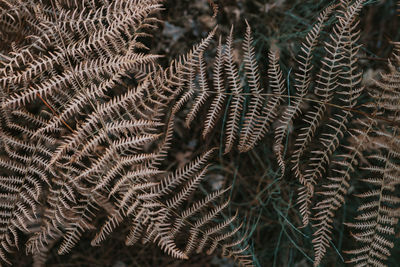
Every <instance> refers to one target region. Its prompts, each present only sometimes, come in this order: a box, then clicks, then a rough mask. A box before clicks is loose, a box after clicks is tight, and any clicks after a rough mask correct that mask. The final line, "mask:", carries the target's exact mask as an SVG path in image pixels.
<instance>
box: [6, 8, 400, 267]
mask: <svg viewBox="0 0 400 267" xmlns="http://www.w3.org/2000/svg"><path fill="white" fill-rule="evenodd" d="M365 2H366V0H356V1H348V0H341V1H339V2H338V3H337V4H336V5H332V6H329V7H327V8H326V9H325V10H323V11H322V12H321V14H320V15H319V16H318V18H317V20H316V22H315V23H314V25H313V26H312V28H311V30H310V31H309V33H308V34H307V36H306V37H305V40H304V41H303V43H302V44H301V45H300V46H299V49H298V54H297V56H296V58H295V60H294V61H295V65H294V66H292V68H293V72H289V74H288V75H286V74H285V73H284V72H283V71H282V69H281V67H280V57H279V50H278V49H271V51H270V52H269V53H268V58H267V60H268V70H267V75H266V79H265V81H266V83H265V84H263V83H262V82H261V81H262V80H263V79H261V77H262V76H261V74H260V70H259V66H258V63H257V62H256V58H255V52H254V50H255V49H254V47H253V39H252V31H251V27H250V25H249V24H247V28H246V33H245V36H244V40H243V44H242V50H243V60H242V62H243V73H244V77H241V73H242V71H241V69H240V68H239V67H238V66H237V63H236V62H237V61H236V59H235V58H234V55H235V51H234V36H233V33H234V28H233V27H232V28H231V31H230V33H229V35H228V36H227V38H226V42H225V44H223V42H222V37H219V40H218V45H217V48H216V55H215V60H214V62H213V66H212V73H213V75H212V83H210V82H209V80H210V78H209V77H208V64H207V62H206V60H205V53H207V51H206V50H207V48H208V47H209V46H210V45H211V44H212V42H213V38H214V36H215V35H216V34H217V28H215V29H214V30H213V31H211V32H210V33H209V35H208V36H207V37H206V38H204V39H203V40H202V41H201V42H200V43H199V44H198V45H195V46H194V47H193V49H192V50H191V51H189V52H188V53H187V54H185V55H182V57H181V58H179V59H178V60H176V61H173V62H172V63H171V64H170V65H169V67H168V68H162V67H160V66H158V65H157V64H156V60H157V58H158V57H159V56H157V55H153V54H150V53H148V48H147V47H146V46H145V44H144V42H143V40H144V38H146V37H150V36H151V35H150V33H151V29H153V28H156V27H157V24H158V23H159V21H158V20H157V19H156V17H155V16H154V14H156V13H157V12H158V11H159V10H160V9H161V8H162V6H161V5H160V1H158V0H128V1H126V0H120V1H119V0H116V1H111V0H103V1H89V0H88V1H73V0H64V1H44V0H43V1H39V0H38V1H29V2H26V3H24V2H20V1H5V0H3V1H1V0H0V6H1V8H2V10H1V14H0V30H1V38H2V40H3V43H2V44H1V45H2V46H1V47H0V48H1V51H0V52H1V53H0V60H1V61H0V86H1V87H0V88H1V91H0V94H1V95H0V97H1V103H0V104H1V114H0V166H1V171H0V188H1V199H2V200H1V202H0V209H1V212H0V244H1V245H0V257H1V259H2V261H4V262H7V263H10V260H9V256H8V254H11V253H13V252H14V251H15V250H16V249H17V248H18V247H20V244H19V240H20V238H19V236H20V235H21V234H22V233H24V234H26V235H27V236H28V237H29V239H28V241H27V243H26V244H25V246H26V249H27V251H28V252H30V253H32V254H34V255H35V260H36V263H37V264H40V263H41V264H43V263H44V262H45V259H46V253H48V251H49V250H50V249H51V247H52V246H53V245H54V244H55V243H56V242H57V241H58V240H62V242H61V245H60V246H59V247H58V253H60V254H64V253H68V252H69V251H70V250H71V249H72V248H73V247H74V246H75V245H76V244H77V243H78V242H79V240H80V238H81V236H82V234H83V233H84V232H86V231H96V235H95V237H94V239H93V240H92V242H91V244H92V245H94V246H97V245H100V244H101V242H102V241H104V240H105V239H106V238H107V236H109V235H110V234H112V232H113V231H114V230H115V229H116V228H117V227H119V226H120V225H125V226H127V227H128V228H129V233H127V235H126V239H125V243H126V245H133V244H135V243H136V242H138V241H141V242H143V243H154V244H157V245H158V246H159V247H160V248H161V249H162V250H163V251H164V252H166V253H167V254H169V255H171V256H173V257H175V258H177V259H188V258H189V257H190V255H191V254H192V253H194V252H197V253H201V252H203V251H205V252H206V253H208V254H211V253H213V252H214V251H215V250H216V249H218V250H220V251H221V252H222V255H223V256H227V257H229V258H232V259H234V260H235V262H237V263H238V264H240V265H243V266H251V265H252V264H253V262H252V256H251V255H250V254H249V252H248V251H247V250H248V247H247V246H246V245H244V244H245V243H246V242H245V235H244V234H243V232H244V229H243V228H244V227H243V223H242V224H239V225H238V224H237V223H236V220H237V217H238V215H237V213H236V215H234V216H225V215H224V214H223V211H224V210H225V209H226V208H227V207H228V206H229V198H227V197H226V196H224V193H225V192H226V191H227V190H228V189H229V188H228V189H220V190H216V191H213V192H211V193H207V194H205V195H204V194H203V195H201V194H202V192H201V191H202V190H199V186H200V183H201V182H202V181H203V180H205V179H206V177H207V169H208V166H209V165H208V164H209V162H210V159H211V157H212V154H213V151H214V150H216V149H209V148H204V149H203V151H198V152H196V154H198V155H200V156H198V157H197V158H196V159H194V160H193V161H191V162H190V163H188V164H186V165H185V166H183V167H181V168H177V169H176V170H175V171H170V170H169V169H165V168H163V165H162V163H163V162H164V160H165V158H166V157H167V155H168V152H169V151H170V147H171V144H172V143H173V142H174V140H173V135H174V130H175V129H174V126H175V122H176V120H177V119H176V118H177V117H179V116H181V114H182V113H183V112H182V111H185V110H186V111H187V113H186V117H185V125H186V126H187V127H188V128H190V127H191V125H192V124H193V122H194V121H195V120H196V117H197V116H198V114H201V113H203V112H200V111H205V112H206V116H205V117H204V118H202V120H203V121H204V125H203V131H202V137H203V138H206V137H208V136H209V135H210V134H211V133H212V132H213V131H214V129H215V128H216V125H217V123H218V121H219V120H220V118H221V117H222V114H223V111H224V110H226V114H227V116H226V120H224V125H223V134H224V138H223V139H224V149H223V150H224V151H223V152H224V153H225V154H227V153H230V152H231V151H233V150H235V149H237V150H238V151H239V152H242V153H245V152H248V151H250V150H252V149H253V148H254V147H255V146H256V145H257V144H258V143H260V142H262V141H263V140H264V139H265V136H266V135H267V134H272V135H273V139H274V141H273V142H272V143H271V144H270V145H271V147H272V148H273V151H274V153H275V158H276V162H277V166H278V167H279V172H278V173H279V175H280V178H282V179H283V180H285V179H291V178H292V177H294V178H295V179H296V180H297V181H298V184H299V191H298V196H297V206H298V209H299V213H300V216H301V219H302V225H301V226H302V227H306V226H309V225H311V227H312V229H313V241H312V243H313V245H314V254H315V255H314V265H315V266H318V265H319V264H320V263H321V262H322V260H323V258H324V256H325V254H326V252H327V249H328V248H329V247H330V246H331V243H334V242H335V241H334V240H333V236H334V222H335V216H336V214H337V211H338V210H339V209H340V208H341V207H342V206H343V205H344V204H345V203H346V201H347V193H348V191H349V188H350V185H351V184H352V183H354V181H353V180H354V178H353V177H354V176H353V174H354V173H355V172H356V171H360V172H361V173H363V174H365V176H364V177H363V178H362V179H361V180H362V182H365V183H367V184H368V188H369V189H368V191H366V192H361V193H360V192H356V195H358V196H359V197H360V198H361V199H362V200H363V202H362V204H361V206H360V207H359V208H358V212H359V215H358V216H357V217H356V218H355V220H356V221H357V222H351V223H348V224H347V225H348V226H349V228H351V229H352V230H353V231H352V236H354V238H355V240H356V241H357V242H358V243H359V244H361V246H360V248H355V249H352V250H349V251H346V252H347V253H348V254H349V255H350V258H349V262H353V263H355V264H356V265H358V266H370V265H372V266H383V265H384V262H385V260H386V259H387V258H388V257H389V256H390V249H391V248H392V247H393V246H394V243H393V239H394V236H395V233H396V230H397V229H396V227H395V226H396V225H397V223H398V216H399V204H400V201H399V199H400V196H399V195H398V194H397V193H396V192H397V191H398V190H399V182H400V174H399V168H400V167H399V166H398V165H399V160H400V159H399V157H400V140H399V138H398V135H399V134H398V129H397V128H398V127H397V126H396V125H397V124H398V122H399V120H400V117H399V111H400V109H399V107H398V103H399V100H400V99H399V88H400V73H399V66H400V55H399V54H400V53H399V52H400V46H399V45H398V44H395V46H396V49H395V50H396V51H397V52H395V56H394V58H393V59H392V60H391V61H390V64H389V72H388V73H387V74H382V77H381V78H380V80H379V81H376V82H375V85H374V86H372V87H371V88H364V87H363V86H362V85H361V81H362V76H363V75H362V70H361V67H360V64H359V62H358V57H359V54H360V47H361V45H360V44H359V38H360V30H359V29H358V23H359V15H360V13H361V11H362V7H363V5H364V4H365ZM324 32H325V33H328V34H327V35H328V37H324V36H322V35H323V33H324ZM317 52H318V56H315V55H316V53H317ZM290 73H294V74H293V75H290ZM289 81H293V82H289ZM366 89H367V90H366ZM365 97H368V98H370V99H372V101H370V102H368V104H366V105H362V106H361V105H359V104H360V103H359V102H360V99H362V98H365ZM203 114H204V113H203ZM372 144H374V146H373V145H372ZM204 151H206V152H204ZM201 152H203V153H201ZM104 212H105V213H106V214H107V218H106V219H105V220H104V221H102V224H101V225H97V224H95V222H96V221H98V220H96V219H97V218H98V215H99V214H100V213H104ZM38 225H39V227H37V226H38Z"/></svg>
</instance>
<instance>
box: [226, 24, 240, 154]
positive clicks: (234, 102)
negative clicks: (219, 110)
mask: <svg viewBox="0 0 400 267" xmlns="http://www.w3.org/2000/svg"><path fill="white" fill-rule="evenodd" d="M232 43H233V26H232V27H231V31H230V34H229V36H228V38H227V40H226V46H227V48H226V51H225V70H226V74H227V79H228V81H227V83H228V84H229V88H230V90H231V92H232V97H231V99H230V101H229V102H230V105H229V106H230V111H229V114H228V120H227V123H226V131H225V133H226V141H225V150H224V153H228V152H229V151H231V149H232V147H233V145H234V142H235V140H236V138H237V134H238V130H239V120H240V117H241V111H242V108H243V106H242V105H243V101H244V96H243V94H242V93H243V88H242V84H241V81H240V77H239V73H238V70H237V66H236V65H235V62H234V58H233V47H232Z"/></svg>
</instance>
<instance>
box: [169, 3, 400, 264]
mask: <svg viewBox="0 0 400 267" xmlns="http://www.w3.org/2000/svg"><path fill="white" fill-rule="evenodd" d="M364 3H365V1H363V0H358V1H340V3H339V4H337V5H335V6H329V7H327V8H326V9H325V10H324V11H323V12H321V14H320V16H319V17H318V19H317V21H316V23H315V24H314V26H313V27H312V29H311V30H310V32H309V33H308V35H307V36H306V38H305V41H304V43H303V44H302V45H301V47H300V49H299V50H300V51H299V54H298V55H297V60H296V62H297V64H296V65H295V66H293V69H294V77H293V78H292V77H284V75H283V74H282V70H281V69H280V65H279V53H278V51H273V50H272V51H270V52H269V54H268V65H269V67H268V75H267V81H268V83H267V84H266V85H265V86H263V85H261V82H260V73H259V67H258V64H257V62H256V60H255V53H254V47H253V46H252V36H251V28H250V26H249V25H248V24H247V29H246V34H245V36H244V40H243V66H244V74H245V77H243V78H241V77H240V75H239V69H238V66H237V65H236V64H235V59H234V58H233V54H234V53H233V47H232V43H233V36H232V35H233V28H232V29H231V32H230V34H229V36H228V37H227V40H226V44H225V45H224V46H223V45H222V44H221V39H220V40H219V43H218V47H217V51H216V57H215V63H214V66H213V77H212V80H213V88H212V89H210V85H208V84H207V83H206V82H205V81H206V80H207V79H206V78H205V77H204V76H205V73H207V71H206V64H205V63H204V62H203V59H202V57H198V60H197V63H196V64H195V65H193V66H192V67H191V68H189V69H185V70H184V71H182V72H178V75H180V77H183V79H184V81H185V83H186V86H187V87H186V90H183V92H184V93H183V94H182V95H181V96H180V98H178V104H177V105H176V106H175V108H178V107H179V108H180V107H182V106H183V104H184V103H186V102H188V101H189V100H190V98H193V103H191V105H190V111H189V112H188V114H187V116H186V125H187V126H188V127H189V126H190V123H191V122H192V121H193V120H194V116H195V115H196V114H197V113H199V111H200V109H201V108H203V107H205V106H206V103H207V99H211V100H210V101H209V102H210V105H209V106H208V107H206V109H208V113H207V117H206V120H205V122H204V130H203V137H204V138H205V137H206V136H207V135H208V134H209V133H210V132H211V131H212V129H214V128H215V126H216V123H217V121H218V118H219V117H220V116H221V113H222V111H223V110H229V111H228V115H227V120H226V122H225V125H224V128H223V129H224V134H225V138H224V140H225V149H224V152H225V153H228V152H230V151H231V150H232V149H233V147H234V146H235V144H236V141H237V149H238V150H239V151H240V152H247V151H249V150H251V149H253V148H254V147H255V145H256V144H257V142H259V141H260V140H262V139H263V137H264V136H265V135H266V134H267V133H268V132H274V136H275V142H274V144H273V147H274V152H275V154H276V160H277V163H278V166H279V168H280V175H281V177H282V178H286V177H287V178H289V177H291V176H294V177H296V178H297V179H298V181H299V183H300V185H301V186H300V188H299V193H298V198H297V199H298V201H297V203H298V206H299V211H300V214H301V216H302V222H303V227H305V226H307V225H309V224H310V221H311V222H312V228H313V231H314V234H313V235H314V238H313V244H314V252H315V257H314V265H315V266H318V265H319V264H320V263H321V261H322V259H323V258H324V255H325V254H326V252H327V249H328V247H330V246H331V245H330V243H331V242H333V240H332V235H333V224H334V218H335V216H336V212H337V210H338V209H339V208H340V207H341V206H342V205H343V204H344V203H345V202H346V195H347V192H348V189H349V187H350V183H351V181H350V180H351V179H352V174H354V173H355V171H356V170H362V171H364V172H365V171H368V172H370V173H371V175H373V177H372V178H370V179H364V180H365V181H367V182H368V183H371V184H372V185H374V186H375V185H378V186H379V190H378V189H377V190H374V191H368V192H366V193H364V194H360V197H362V198H372V197H375V198H376V199H375V200H374V201H371V202H365V203H364V204H363V205H362V206H361V207H360V208H359V209H360V211H361V212H362V214H361V215H360V216H359V217H357V218H356V219H357V220H361V221H363V222H362V223H355V224H353V223H350V224H348V225H349V226H351V227H354V228H356V229H357V230H358V231H361V233H360V234H354V236H355V237H356V240H357V241H359V242H364V243H367V245H366V246H363V247H362V249H358V250H352V251H348V253H349V254H355V256H354V257H351V259H350V260H349V262H355V263H357V264H359V265H360V266H361V265H363V264H364V263H366V265H368V266H369V265H383V263H382V262H383V260H384V259H386V258H387V257H388V256H389V255H390V250H389V248H391V247H393V243H392V242H391V241H388V239H390V238H389V236H394V234H395V232H394V230H395V229H394V226H395V225H396V223H397V219H396V216H397V215H396V213H398V211H397V208H393V207H392V206H390V205H397V204H398V200H397V199H398V197H399V196H398V195H396V194H394V195H393V194H392V195H387V194H385V191H388V192H393V193H395V192H396V190H395V189H396V188H397V185H398V179H399V175H398V174H397V173H396V171H397V167H396V165H395V164H396V157H397V156H398V151H397V149H396V146H397V143H396V141H395V140H396V138H397V135H396V130H394V129H393V127H389V128H390V129H392V130H390V131H389V132H386V131H382V130H380V131H377V127H379V126H380V125H381V123H382V120H381V119H382V118H384V120H383V121H384V122H385V123H387V122H388V121H392V122H394V123H395V122H396V119H395V117H396V115H392V116H388V115H387V114H386V113H385V112H383V111H382V112H381V111H378V110H375V111H374V110H373V111H372V112H371V110H369V108H371V106H370V105H367V106H364V107H363V108H364V110H360V109H358V110H356V108H355V107H356V106H357V102H358V100H359V99H360V98H362V97H365V96H366V95H367V94H365V93H363V91H364V88H363V86H361V80H362V70H361V67H360V64H359V63H358V57H359V50H360V47H361V45H360V44H359V42H358V41H359V37H360V31H359V30H358V29H357V25H358V23H359V19H358V16H359V14H360V12H361V10H362V7H363V4H364ZM332 17H333V18H334V19H335V22H334V23H333V24H329V26H327V24H328V23H327V21H328V20H329V19H330V18H332ZM322 31H326V32H329V33H330V34H329V37H328V38H327V39H322V40H325V41H321V40H320V35H321V32H322ZM213 34H214V33H211V35H213ZM208 38H209V37H208ZM207 45H208V43H207ZM321 45H323V47H324V50H325V52H324V53H325V54H324V56H321V52H320V51H319V53H320V54H319V55H318V56H319V57H320V58H321V60H320V62H316V60H315V59H314V53H315V49H316V48H317V47H320V46H321ZM201 53H203V52H201ZM190 60H191V54H189V55H188V59H185V60H184V61H183V62H186V61H190ZM316 66H318V68H317V69H316ZM391 70H392V71H391V74H390V75H385V76H383V78H382V79H383V82H378V86H379V88H380V89H381V91H382V92H383V93H382V92H381V91H379V92H380V93H377V95H374V98H373V99H374V102H373V103H374V104H373V105H375V107H376V108H377V109H386V110H390V111H391V112H392V113H395V112H396V111H398V101H397V98H396V97H397V94H398V92H397V91H398V89H399V84H398V82H399V80H398V78H399V76H398V75H399V73H398V68H397V69H396V67H394V66H393V65H391ZM195 73H197V75H195ZM197 77H198V78H197ZM292 79H293V80H294V85H293V86H291V87H289V88H288V87H287V86H288V84H287V83H286V81H287V80H292ZM396 79H397V80H396ZM197 81H198V84H197V87H196V82H197ZM246 82H247V83H246ZM291 91H294V92H295V94H294V95H291V96H290V95H288V92H291ZM193 96H195V97H193ZM368 114H371V115H368ZM276 120H278V122H276ZM272 123H274V125H273V124H272ZM294 123H298V125H300V126H301V128H300V129H297V130H296V131H293V127H296V126H293V124H294ZM372 136H380V142H379V144H380V150H384V152H380V153H378V154H373V155H371V147H370V146H369V144H370V143H371V139H372ZM287 137H288V138H289V139H291V138H293V142H292V141H289V148H287V147H286V148H285V145H287V142H286V139H287ZM381 153H383V154H381ZM288 154H289V155H288ZM364 155H368V158H371V162H369V164H368V166H363V164H360V162H361V161H363V158H364ZM382 165H383V166H386V167H385V168H382ZM288 167H289V168H288ZM376 173H378V174H380V175H381V176H383V178H376V175H375V174H376ZM385 177H386V178H385ZM385 202H386V203H388V204H384V203H385ZM382 205H383V206H382ZM387 205H389V206H387ZM373 208H375V209H377V210H375V211H373V212H371V211H370V210H371V209H373ZM368 253H369V254H368ZM366 254H367V255H368V256H366Z"/></svg>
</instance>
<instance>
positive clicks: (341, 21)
mask: <svg viewBox="0 0 400 267" xmlns="http://www.w3.org/2000/svg"><path fill="white" fill-rule="evenodd" d="M363 2H364V1H362V0H360V1H356V2H355V3H353V4H352V5H350V6H349V7H347V8H346V9H345V10H344V11H342V12H341V13H340V15H339V17H338V23H337V24H336V25H335V26H334V30H333V33H332V34H331V35H330V39H331V41H332V44H330V43H325V49H326V52H327V56H326V57H325V58H324V59H323V61H322V64H323V67H322V69H321V73H320V74H318V80H317V86H316V89H315V94H316V95H317V96H318V97H319V99H320V101H319V102H318V103H317V104H316V106H315V107H314V108H313V110H311V111H309V112H308V113H307V114H306V115H305V119H304V122H305V123H306V125H307V126H306V127H304V128H303V129H302V131H301V132H300V134H299V136H298V137H297V140H296V144H295V146H296V151H295V152H294V155H293V163H294V167H293V169H292V170H293V171H294V173H295V175H296V177H297V178H298V179H299V181H300V183H302V184H303V186H302V187H301V188H300V193H299V199H298V203H299V204H300V213H301V215H302V217H303V224H304V226H306V225H307V224H308V223H309V217H310V213H311V212H310V205H311V198H312V197H313V195H314V186H315V183H316V182H317V180H318V179H319V178H320V177H321V176H322V172H323V171H324V170H325V165H326V164H328V163H329V160H330V156H331V155H332V153H333V152H334V151H335V150H336V148H337V147H338V145H339V143H340V141H339V140H340V139H341V138H342V137H343V132H344V131H345V130H346V128H347V124H348V120H349V116H350V115H351V113H350V112H348V111H346V110H345V111H344V114H343V115H340V114H338V115H337V118H331V121H332V123H331V124H330V126H329V127H330V128H331V129H332V130H333V133H323V134H322V136H321V137H320V138H319V140H320V141H319V143H320V144H321V145H322V147H324V149H321V150H314V151H312V152H311V154H312V157H311V160H312V162H311V163H309V167H308V168H306V170H305V171H304V172H303V171H302V170H301V167H300V165H301V163H300V159H301V157H302V155H303V154H304V153H305V150H306V148H307V146H308V144H309V143H310V142H311V141H312V140H313V138H314V135H315V131H316V130H317V128H318V127H319V126H320V124H321V120H322V117H323V116H324V114H325V112H326V108H327V104H328V103H329V102H330V101H331V100H332V99H333V98H334V97H335V95H334V91H335V90H336V89H337V88H338V86H340V85H341V84H340V83H341V81H340V80H339V79H340V78H344V79H345V80H348V81H347V82H346V84H344V88H346V87H348V86H350V88H351V91H350V92H349V91H347V93H346V90H343V91H344V93H343V94H348V96H347V98H345V99H343V100H345V102H347V103H348V104H347V105H348V106H349V107H353V106H354V105H355V102H354V101H355V100H356V99H357V97H358V96H359V93H360V91H359V89H358V88H357V84H358V83H359V82H360V77H361V74H360V73H359V71H356V70H355V69H354V67H355V66H356V64H355V63H356V58H355V54H356V53H357V50H358V47H357V46H356V45H355V42H356V40H357V31H355V27H356V26H357V20H356V17H357V15H358V13H359V12H360V10H361V8H362V5H363ZM344 49H348V50H349V55H348V61H347V62H346V60H347V59H346V57H345V56H344V53H345V52H343V50H344ZM344 51H345V50H344ZM348 64H350V66H353V67H350V72H348V71H347V72H346V71H345V72H344V73H343V66H347V65H348ZM344 76H347V77H344Z"/></svg>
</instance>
